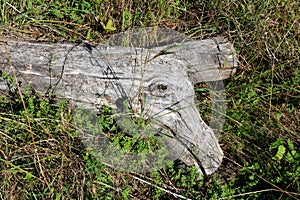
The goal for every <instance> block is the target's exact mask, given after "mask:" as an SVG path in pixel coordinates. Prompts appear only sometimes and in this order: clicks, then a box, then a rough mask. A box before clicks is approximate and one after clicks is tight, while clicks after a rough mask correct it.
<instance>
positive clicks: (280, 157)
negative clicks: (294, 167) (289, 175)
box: [273, 145, 286, 160]
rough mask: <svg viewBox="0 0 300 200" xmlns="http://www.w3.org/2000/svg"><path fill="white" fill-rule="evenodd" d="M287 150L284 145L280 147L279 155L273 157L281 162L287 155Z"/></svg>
mask: <svg viewBox="0 0 300 200" xmlns="http://www.w3.org/2000/svg"><path fill="white" fill-rule="evenodd" d="M285 151H286V148H285V147H284V146H283V145H280V146H279V147H278V150H277V153H276V155H275V157H273V159H274V160H277V159H278V160H281V159H282V158H283V155H284V154H285Z"/></svg>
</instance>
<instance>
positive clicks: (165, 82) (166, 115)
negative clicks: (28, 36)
mask: <svg viewBox="0 0 300 200" xmlns="http://www.w3.org/2000/svg"><path fill="white" fill-rule="evenodd" d="M0 52H1V55H0V63H1V66H0V69H1V71H2V72H8V73H10V74H13V73H12V72H13V71H14V73H15V74H16V77H17V80H18V81H19V83H20V85H21V87H25V86H26V85H27V84H30V85H31V87H32V89H33V90H35V91H37V92H39V93H41V94H43V95H50V94H51V95H53V94H55V95H56V96H57V97H59V98H66V99H70V100H72V101H73V102H75V103H81V104H82V105H84V106H85V108H86V109H92V108H95V107H97V106H102V105H109V106H110V107H112V108H113V109H115V110H116V112H117V113H119V114H120V116H127V115H126V113H127V112H128V110H131V111H133V113H136V114H138V115H139V116H145V117H146V118H147V119H151V121H153V129H151V130H150V129H149V130H147V131H145V130H144V131H142V132H143V134H145V132H148V133H150V132H155V134H156V135H157V134H158V133H159V134H160V136H161V137H162V135H167V137H165V138H167V139H165V140H164V141H165V143H166V145H167V149H168V154H169V155H168V158H170V159H172V160H174V159H178V158H179V159H181V160H182V161H183V162H185V163H186V164H187V165H196V166H198V167H199V170H200V171H201V173H203V174H206V175H208V174H211V173H213V172H214V171H215V170H216V169H217V168H218V166H219V165H220V163H221V160H222V157H223V153H222V150H221V148H220V146H219V144H218V141H217V139H216V137H215V134H214V132H213V131H212V129H211V128H210V127H209V126H207V125H206V124H205V123H204V121H203V120H202V119H201V117H200V115H199V111H198V110H197V108H196V106H195V102H194V98H195V92H194V89H193V85H194V84H195V83H199V82H208V81H217V80H223V79H225V78H228V77H229V76H230V75H232V74H234V73H235V67H236V66H237V60H236V57H235V51H234V49H233V47H232V45H231V44H230V43H229V42H227V41H224V39H223V38H214V39H206V40H201V41H187V42H184V43H180V44H178V43H175V44H172V45H171V46H170V45H169V46H159V47H152V48H133V47H116V46H114V47H112V46H104V45H98V46H92V45H90V44H88V43H81V44H71V43H34V42H24V41H12V40H7V41H2V42H1V43H0ZM10 62H11V64H12V65H10ZM0 89H1V90H6V89H7V84H6V82H5V80H3V79H2V80H1V81H0ZM126 119H127V118H126V117H119V120H118V124H119V126H120V127H123V128H124V129H126V127H125V125H124V124H126V123H125V121H126ZM126 126H127V124H126ZM129 126H130V125H129ZM143 137H147V135H144V136H143ZM162 138H163V137H162ZM114 156H115V155H114ZM122 156H123V154H122ZM155 156H159V155H156V154H155V152H154V158H155ZM133 157H134V156H133ZM152 157H153V156H152ZM131 159H133V158H131ZM109 161H110V162H112V161H111V160H109V159H108V160H107V162H109ZM128 162H131V161H130V160H129V161H128ZM153 163H155V162H154V161H153ZM112 165H114V163H112ZM125 165H126V164H125ZM153 165H154V164H153ZM147 167H148V168H151V167H154V166H151V163H150V164H149V163H147ZM147 167H146V166H143V169H145V168H147ZM123 168H125V167H123ZM121 169H122V167H121Z"/></svg>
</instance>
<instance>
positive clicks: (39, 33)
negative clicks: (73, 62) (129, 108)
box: [0, 0, 300, 199]
mask: <svg viewBox="0 0 300 200" xmlns="http://www.w3.org/2000/svg"><path fill="white" fill-rule="evenodd" d="M0 6H1V10H0V16H1V17H0V34H1V35H0V38H1V40H3V39H4V38H6V37H12V38H18V39H23V40H34V41H52V42H53V41H71V42H76V41H77V42H78V41H81V40H89V41H91V42H95V43H97V42H101V41H103V39H104V38H106V37H109V36H110V35H111V34H113V33H116V32H121V31H124V30H127V29H130V28H132V27H146V26H153V25H157V26H162V27H169V28H171V29H173V30H177V31H179V32H182V33H185V34H186V35H187V36H190V37H193V38H194V39H203V38H208V37H213V36H220V35H221V36H226V37H228V38H229V40H230V41H232V43H233V44H234V46H235V48H236V50H237V53H238V56H239V68H238V69H237V70H238V72H237V74H235V75H234V76H233V77H232V78H230V79H228V80H226V81H225V82H224V83H225V90H226V96H227V101H226V103H227V112H226V116H225V117H226V122H225V124H224V128H223V130H222V132H221V133H220V135H219V140H220V144H221V146H222V149H223V151H224V153H225V158H224V160H223V164H222V166H221V167H220V168H219V170H218V172H217V173H215V174H214V175H212V176H211V177H207V178H206V179H203V178H201V177H199V175H198V174H197V172H196V169H195V168H194V167H190V168H188V167H186V166H184V165H183V164H182V163H180V162H177V161H176V162H175V163H168V165H167V166H166V167H165V168H162V169H156V170H154V171H152V172H148V173H146V174H139V173H136V174H133V173H128V172H124V171H121V170H115V169H114V168H113V167H110V166H109V165H107V164H106V163H103V162H100V161H99V159H97V158H96V157H95V156H93V152H92V150H91V149H89V148H88V146H87V145H86V143H84V141H82V140H81V139H80V138H79V134H80V129H81V128H80V126H79V124H77V125H76V123H75V122H76V119H75V118H76V115H74V113H72V112H73V108H72V107H71V106H70V104H69V102H67V101H63V100H62V101H59V100H57V99H54V98H48V97H47V98H46V97H42V96H40V95H39V94H34V93H33V92H32V91H31V90H30V89H29V87H28V89H27V90H25V91H23V92H21V91H19V89H18V83H17V81H15V80H16V79H15V77H10V76H8V75H7V73H5V72H3V71H1V77H2V78H1V81H5V82H6V83H7V86H8V90H7V91H6V92H1V97H0V121H1V123H0V127H1V128H0V197H1V198H2V199H174V198H178V199H299V198H300V194H299V191H300V185H299V182H300V181H299V177H300V167H299V166H300V165H299V163H300V162H299V161H300V155H299V135H300V132H299V124H300V117H299V116H300V105H299V102H300V101H299V99H300V87H299V85H300V56H299V54H300V49H299V46H300V45H299V42H300V41H299V35H300V24H299V23H300V19H299V17H300V16H299V10H300V3H299V2H298V1H293V0H291V1H285V0H263V1H258V0H253V1H242V2H241V1H237V0H230V1H229V0H224V1H190V0H185V1H182V0H167V1H151V0H150V1H134V0H130V1H104V0H84V1H77V0H67V1H61V0H53V1H44V0H35V1H12V0H8V1H0ZM195 91H196V94H197V99H198V102H199V103H198V107H199V109H200V113H201V115H202V116H203V118H204V119H205V120H206V121H210V119H211V114H210V113H211V110H212V109H213V107H212V106H211V105H212V103H211V98H212V97H211V95H212V94H210V91H209V88H208V87H207V84H204V83H203V84H200V85H196V86H195ZM88 117H89V116H86V118H84V117H83V116H82V115H81V119H83V120H86V121H82V123H85V122H87V121H89V120H90V119H89V118H88ZM117 119H118V118H115V113H113V112H112V110H111V109H110V108H108V107H103V108H102V110H100V112H99V113H98V116H96V120H97V122H98V124H99V126H98V128H97V129H93V128H95V127H94V126H92V124H91V126H88V127H89V128H90V130H91V131H94V132H93V133H95V134H97V133H99V132H100V131H101V132H103V133H105V134H106V136H107V137H108V139H109V141H110V142H112V143H113V144H115V146H116V148H120V149H123V150H126V151H128V152H134V153H142V152H144V153H145V152H146V153H147V152H148V153H149V152H151V151H154V150H156V149H157V148H159V147H158V146H156V145H157V141H156V140H155V139H154V138H153V139H151V138H150V139H149V138H148V139H141V138H137V137H135V136H134V135H132V134H128V133H130V132H128V131H125V132H123V133H122V131H121V129H120V128H119V127H118V123H117ZM125 119H126V118H125ZM130 119H131V121H132V119H134V121H135V124H136V125H137V126H142V127H147V126H148V124H149V122H148V121H147V120H146V121H145V120H140V119H139V118H135V117H133V116H132V115H130ZM77 123H78V121H77ZM122 130H124V129H122Z"/></svg>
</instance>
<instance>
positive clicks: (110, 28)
mask: <svg viewBox="0 0 300 200" xmlns="http://www.w3.org/2000/svg"><path fill="white" fill-rule="evenodd" d="M101 25H102V27H103V28H104V30H105V31H106V32H109V31H115V30H117V28H115V27H114V26H113V21H112V20H111V19H109V20H108V22H107V23H106V25H104V24H103V23H102V22H101Z"/></svg>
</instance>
